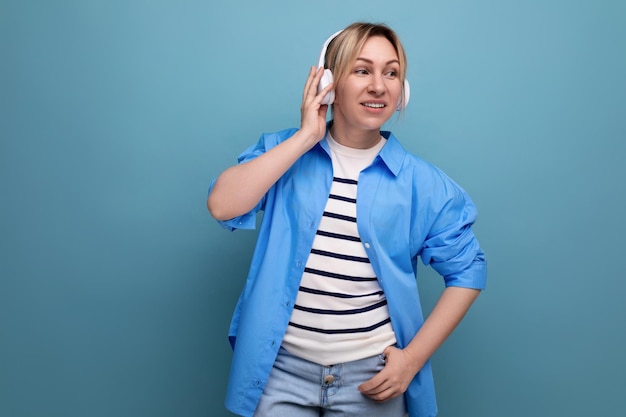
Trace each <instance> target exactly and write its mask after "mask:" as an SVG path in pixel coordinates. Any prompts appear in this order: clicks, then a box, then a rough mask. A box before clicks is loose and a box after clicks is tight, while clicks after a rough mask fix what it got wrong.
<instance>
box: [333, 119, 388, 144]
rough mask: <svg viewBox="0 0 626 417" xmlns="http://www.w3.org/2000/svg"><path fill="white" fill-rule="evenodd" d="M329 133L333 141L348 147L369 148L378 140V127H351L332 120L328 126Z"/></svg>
mask: <svg viewBox="0 0 626 417" xmlns="http://www.w3.org/2000/svg"><path fill="white" fill-rule="evenodd" d="M330 134H331V136H332V137H333V139H334V140H335V142H337V143H339V144H341V145H343V146H347V147H349V148H356V149H369V148H371V147H373V146H376V144H377V143H378V142H380V131H379V130H378V129H377V130H359V129H351V128H348V127H347V126H342V125H341V124H337V123H336V122H334V121H333V123H332V124H331V126H330Z"/></svg>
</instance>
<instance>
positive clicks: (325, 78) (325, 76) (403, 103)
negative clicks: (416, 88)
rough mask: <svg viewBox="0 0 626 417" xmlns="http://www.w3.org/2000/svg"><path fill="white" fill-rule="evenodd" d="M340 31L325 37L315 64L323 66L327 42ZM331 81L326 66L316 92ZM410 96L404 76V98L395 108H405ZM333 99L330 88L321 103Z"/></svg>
mask: <svg viewBox="0 0 626 417" xmlns="http://www.w3.org/2000/svg"><path fill="white" fill-rule="evenodd" d="M341 32H343V30H340V31H338V32H335V33H333V34H332V35H331V36H330V37H329V38H328V39H326V42H324V45H323V46H322V52H321V53H320V59H319V61H318V63H317V66H318V67H319V68H324V63H325V61H326V50H327V49H328V44H329V43H330V42H331V41H332V40H333V39H335V38H336V37H337V35H339V34H340V33H341ZM333 81H334V79H333V73H332V71H331V70H330V69H328V68H326V69H324V74H323V75H322V78H321V79H320V83H319V85H318V86H317V92H318V93H319V92H321V91H322V90H323V89H324V88H326V87H327V86H328V85H329V84H330V83H332V82H333ZM410 96H411V87H410V86H409V80H407V79H406V78H405V79H404V100H402V98H400V102H399V103H398V106H397V107H396V110H398V111H400V110H403V109H404V108H406V106H407V104H409V97H410ZM334 101H335V90H330V91H329V92H328V94H326V96H325V97H324V98H323V99H322V104H328V105H330V104H332V103H333V102H334Z"/></svg>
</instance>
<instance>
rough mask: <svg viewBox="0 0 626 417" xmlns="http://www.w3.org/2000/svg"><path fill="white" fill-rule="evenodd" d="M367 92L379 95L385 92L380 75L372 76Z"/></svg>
mask: <svg viewBox="0 0 626 417" xmlns="http://www.w3.org/2000/svg"><path fill="white" fill-rule="evenodd" d="M368 91H369V92H371V93H374V94H376V95H380V94H382V93H383V92H384V91H385V82H384V81H383V77H382V75H372V77H371V79H370V85H369V88H368Z"/></svg>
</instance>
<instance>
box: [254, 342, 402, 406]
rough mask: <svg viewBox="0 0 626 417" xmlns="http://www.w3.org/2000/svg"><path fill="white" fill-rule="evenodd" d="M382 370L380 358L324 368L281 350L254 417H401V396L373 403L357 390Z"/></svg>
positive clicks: (379, 356)
mask: <svg viewBox="0 0 626 417" xmlns="http://www.w3.org/2000/svg"><path fill="white" fill-rule="evenodd" d="M384 366H385V357H384V355H382V354H380V355H377V356H373V357H371V358H366V359H361V360H358V361H354V362H346V363H341V364H338V365H331V366H323V365H318V364H316V363H313V362H309V361H307V360H304V359H301V358H299V357H296V356H294V355H291V354H290V353H289V352H287V351H286V350H285V349H283V348H280V351H279V352H278V356H277V358H276V361H275V362H274V367H273V368H272V372H271V373H270V376H269V378H268V380H267V384H266V385H265V388H264V390H263V395H262V396H261V400H260V401H259V404H258V406H257V409H256V412H255V413H254V417H335V416H342V417H350V416H352V417H381V416H385V417H403V416H405V415H406V406H405V404H404V396H400V397H396V398H393V399H390V400H387V401H384V402H376V401H374V400H372V399H370V398H369V397H366V396H365V395H363V394H361V393H360V392H359V390H358V388H357V387H358V386H359V385H361V384H362V383H363V382H365V381H367V380H368V379H370V378H372V377H373V376H374V375H376V374H377V373H378V372H380V370H381V369H383V367H384Z"/></svg>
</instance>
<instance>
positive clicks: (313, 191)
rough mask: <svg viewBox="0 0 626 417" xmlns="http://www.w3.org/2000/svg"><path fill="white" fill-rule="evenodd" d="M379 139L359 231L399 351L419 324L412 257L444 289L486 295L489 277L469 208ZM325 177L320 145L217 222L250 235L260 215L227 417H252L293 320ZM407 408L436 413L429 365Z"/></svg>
mask: <svg viewBox="0 0 626 417" xmlns="http://www.w3.org/2000/svg"><path fill="white" fill-rule="evenodd" d="M296 131H297V129H288V130H283V131H280V132H276V133H266V134H263V135H261V138H260V139H259V141H258V142H257V143H256V145H254V146H252V147H250V148H249V149H247V150H246V151H245V152H244V153H243V154H242V155H241V156H240V157H239V162H240V163H243V162H245V161H249V160H251V159H253V158H255V157H257V156H259V155H261V154H263V153H264V152H266V151H267V150H269V149H271V148H272V147H274V146H276V145H277V144H279V143H280V142H282V141H284V140H286V139H288V138H289V137H291V136H292V135H293V134H294V133H295V132H296ZM381 134H382V135H383V137H384V138H385V139H386V141H387V142H386V143H385V145H384V146H383V148H382V149H381V151H380V153H379V154H378V156H376V158H375V159H374V161H373V162H372V164H371V165H370V166H369V167H367V168H365V169H364V170H363V171H362V172H361V174H360V177H359V186H358V187H359V188H358V199H357V227H358V230H359V234H360V236H361V241H362V243H363V246H364V247H365V250H366V252H367V255H368V256H369V259H370V262H371V264H372V267H373V268H374V271H375V272H376V275H377V277H378V281H379V283H380V286H381V287H382V289H383V290H384V292H385V296H386V297H387V300H388V307H389V314H390V317H391V323H392V325H393V329H394V332H395V333H396V338H397V343H398V347H399V348H404V347H405V346H406V345H407V344H409V342H410V341H411V340H412V339H413V337H414V336H415V334H416V333H417V331H418V330H419V328H420V327H421V325H422V324H423V322H424V317H423V315H422V309H421V306H420V300H419V295H418V289H417V282H416V273H417V259H418V257H419V258H421V259H422V262H423V263H424V264H426V265H430V266H432V267H433V268H434V269H435V270H436V271H437V272H438V273H439V274H441V276H442V277H443V279H444V281H445V285H446V286H457V287H465V288H475V289H483V288H484V287H485V282H486V270H487V268H486V261H485V257H484V253H483V251H482V250H481V249H480V246H479V244H478V242H477V240H476V238H475V237H474V234H473V232H472V229H471V225H472V224H473V223H474V221H475V219H476V207H475V205H474V203H473V202H472V200H471V199H470V197H469V196H468V195H467V193H466V192H465V191H464V190H463V189H462V188H461V187H459V186H458V185H457V184H456V183H455V182H453V181H452V180H451V179H450V178H449V177H448V176H446V175H445V174H444V173H443V172H442V171H441V170H439V169H438V168H436V167H434V166H433V165H431V164H429V163H427V162H425V161H423V160H421V159H420V158H418V157H416V156H414V155H412V154H409V153H408V152H407V151H405V150H404V148H403V147H402V146H401V145H400V143H399V142H398V140H397V139H396V138H395V137H394V136H393V134H391V133H390V132H381ZM332 178H333V169H332V162H331V158H330V151H329V148H328V143H327V142H326V140H322V141H321V142H319V143H318V144H317V145H315V146H314V147H313V148H312V149H311V150H309V151H308V152H307V153H305V154H304V155H303V156H302V157H300V158H299V159H298V160H297V161H296V162H295V163H294V164H293V166H291V167H290V168H289V170H288V171H287V172H286V173H285V174H284V175H283V176H282V177H281V178H280V179H279V180H278V181H277V182H276V184H274V185H273V186H272V187H271V188H270V190H269V191H268V192H267V194H266V195H265V196H264V197H263V199H262V200H261V201H260V202H259V203H258V204H257V206H256V207H255V208H254V209H253V210H251V211H250V212H249V213H246V214H244V215H242V216H240V217H237V218H234V219H231V220H229V221H225V222H220V223H221V224H222V225H223V226H224V227H225V228H227V229H229V230H235V229H253V228H255V227H256V217H257V213H258V212H259V211H261V210H263V211H264V215H263V219H262V221H261V224H260V229H259V234H258V240H257V245H256V248H255V251H254V255H253V258H252V263H251V266H250V271H249V274H248V278H247V281H246V284H245V287H244V289H243V291H242V293H241V295H240V298H239V301H238V303H237V306H236V308H235V312H234V315H233V318H232V322H231V327H230V331H229V340H230V343H231V345H232V347H233V359H232V364H231V371H230V380H229V386H228V392H227V396H226V407H227V408H228V409H229V410H231V411H232V412H234V413H238V414H240V415H242V416H252V415H253V413H254V410H255V408H256V405H257V403H258V401H259V398H260V396H261V393H262V391H263V387H264V385H265V382H266V381H267V378H268V376H269V374H270V371H271V369H272V366H273V363H274V359H275V357H276V354H277V352H278V349H279V347H280V345H281V340H282V338H283V335H284V333H285V330H286V329H287V325H288V322H289V319H290V317H291V312H292V309H293V306H294V302H295V299H296V296H297V294H298V287H299V284H300V279H301V277H302V273H303V270H304V266H305V264H306V260H307V258H308V256H309V252H310V250H311V246H312V243H313V238H314V236H315V232H316V230H317V227H318V224H319V222H320V219H321V217H322V212H323V210H324V206H325V204H326V201H327V199H328V194H329V190H330V186H331V182H332ZM213 184H214V183H213ZM213 184H212V185H211V188H210V189H209V193H210V192H211V190H212V187H213ZM405 399H406V403H407V408H408V411H409V415H410V416H411V417H413V416H415V417H417V416H419V417H427V416H435V415H436V414H437V404H436V400H435V391H434V382H433V376H432V370H431V366H430V361H429V362H427V363H426V364H425V365H424V367H423V368H422V369H421V371H420V372H419V373H418V374H417V375H416V376H415V378H414V379H413V381H412V382H411V384H410V385H409V388H408V389H407V391H406V393H405Z"/></svg>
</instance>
